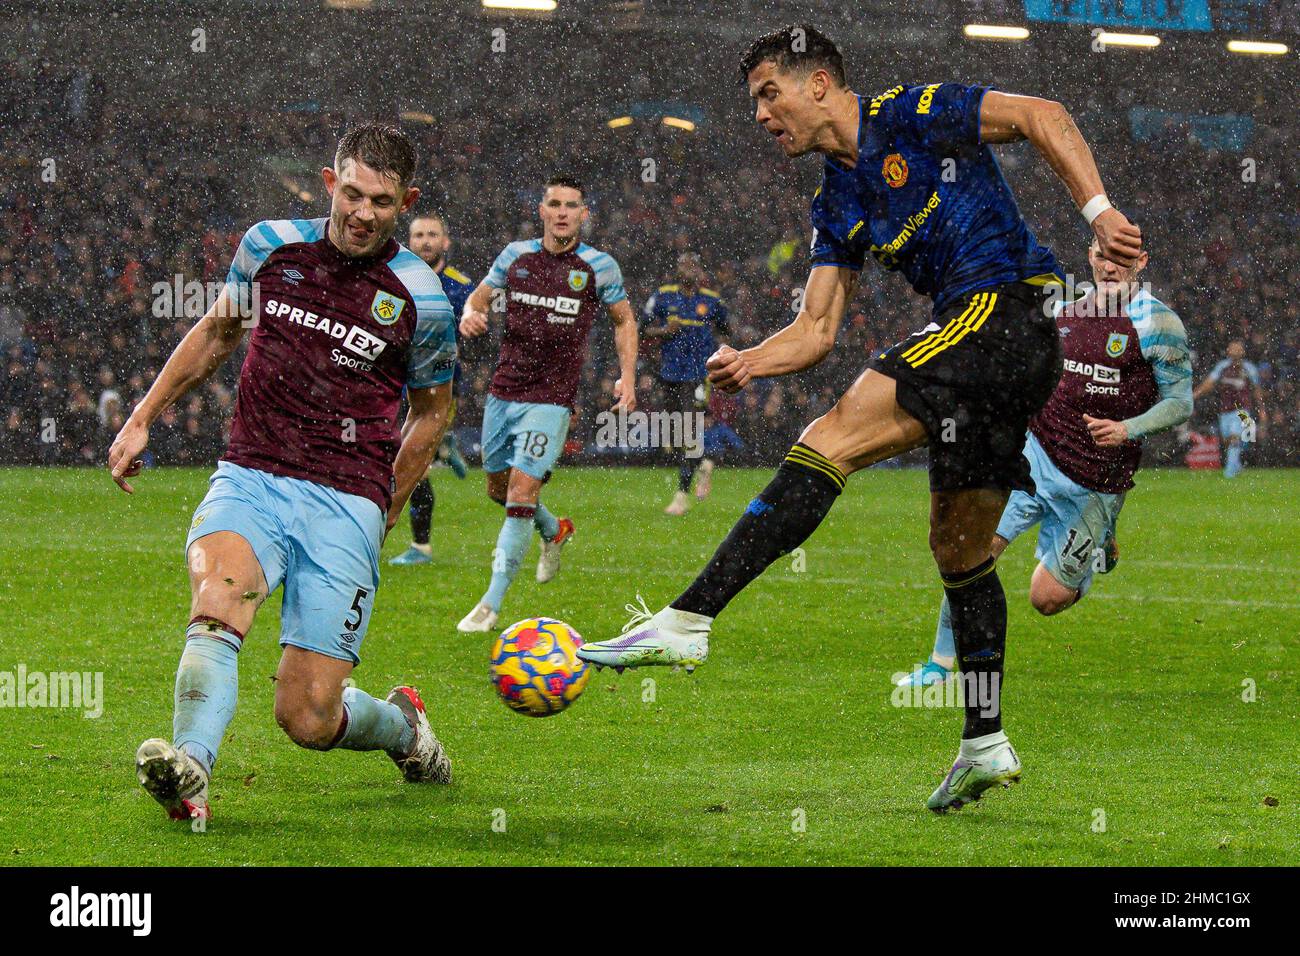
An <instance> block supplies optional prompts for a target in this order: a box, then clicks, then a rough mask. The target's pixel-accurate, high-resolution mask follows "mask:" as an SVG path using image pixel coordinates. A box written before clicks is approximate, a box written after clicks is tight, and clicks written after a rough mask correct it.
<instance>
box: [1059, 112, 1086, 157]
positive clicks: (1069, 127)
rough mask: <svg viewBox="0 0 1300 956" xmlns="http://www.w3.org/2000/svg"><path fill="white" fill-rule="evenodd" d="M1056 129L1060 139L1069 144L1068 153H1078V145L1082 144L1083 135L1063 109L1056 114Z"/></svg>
mask: <svg viewBox="0 0 1300 956" xmlns="http://www.w3.org/2000/svg"><path fill="white" fill-rule="evenodd" d="M1056 129H1057V132H1058V133H1060V134H1061V139H1062V140H1064V141H1067V142H1068V143H1069V147H1070V152H1078V149H1079V145H1080V144H1081V143H1082V142H1083V134H1082V133H1080V132H1079V127H1078V126H1076V125H1075V122H1074V118H1073V117H1072V116H1070V114H1069V113H1067V112H1066V111H1065V110H1064V109H1063V110H1061V111H1060V112H1059V113H1057V114H1056Z"/></svg>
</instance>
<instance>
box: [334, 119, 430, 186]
mask: <svg viewBox="0 0 1300 956" xmlns="http://www.w3.org/2000/svg"><path fill="white" fill-rule="evenodd" d="M346 159H351V160H355V161H356V162H358V163H365V164H366V165H367V166H369V167H370V168H371V169H373V170H374V171H375V172H377V173H379V174H380V175H381V176H382V175H392V176H396V177H397V181H398V182H399V183H401V185H402V186H404V187H405V186H409V185H410V184H411V180H413V179H414V178H415V167H416V164H417V163H418V161H419V159H418V155H417V153H416V150H415V143H414V142H412V141H411V137H409V136H407V135H406V134H405V133H404V132H402V130H401V128H400V127H397V126H394V125H392V124H391V123H364V124H362V125H361V126H355V127H353V128H352V129H350V130H348V131H347V132H346V133H344V134H343V138H342V139H340V140H339V148H338V150H337V151H336V152H335V153H334V168H335V169H338V168H339V167H341V166H342V165H343V161H344V160H346Z"/></svg>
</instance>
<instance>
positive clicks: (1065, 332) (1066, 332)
mask: <svg viewBox="0 0 1300 956" xmlns="http://www.w3.org/2000/svg"><path fill="white" fill-rule="evenodd" d="M1069 334H1070V327H1069V326H1068V325H1063V326H1061V338H1065V337H1066V336H1067V335H1069Z"/></svg>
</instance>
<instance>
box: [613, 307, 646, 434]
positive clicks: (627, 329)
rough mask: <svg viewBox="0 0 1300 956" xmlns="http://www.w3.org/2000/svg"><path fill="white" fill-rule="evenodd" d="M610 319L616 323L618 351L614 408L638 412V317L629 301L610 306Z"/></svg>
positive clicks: (615, 336) (615, 333)
mask: <svg viewBox="0 0 1300 956" xmlns="http://www.w3.org/2000/svg"><path fill="white" fill-rule="evenodd" d="M609 317H610V320H611V321H612V322H613V323H614V348H615V349H617V351H618V370H619V376H618V381H617V382H615V383H614V396H615V398H616V399H617V400H616V402H615V403H614V408H615V409H616V410H617V409H620V408H621V409H623V410H624V411H629V412H631V411H635V410H636V356H637V353H638V352H639V351H640V350H641V338H640V335H639V334H638V333H637V328H636V315H635V314H633V312H632V306H631V304H629V303H628V301H627V299H620V300H619V301H618V302H615V303H614V304H613V305H611V306H609Z"/></svg>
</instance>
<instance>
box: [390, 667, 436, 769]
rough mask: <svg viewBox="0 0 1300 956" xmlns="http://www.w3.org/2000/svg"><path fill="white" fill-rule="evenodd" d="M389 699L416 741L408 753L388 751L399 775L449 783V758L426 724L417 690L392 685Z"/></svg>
mask: <svg viewBox="0 0 1300 956" xmlns="http://www.w3.org/2000/svg"><path fill="white" fill-rule="evenodd" d="M388 702H389V703H390V704H394V705H396V706H397V707H398V709H400V710H401V711H402V713H403V714H404V715H406V719H407V721H408V722H409V723H410V725H411V726H412V727H414V728H415V743H414V744H413V745H412V747H411V752H410V753H409V754H399V753H393V752H392V751H389V753H388V756H390V757H392V758H393V763H395V764H397V769H398V770H400V771H402V776H403V777H405V778H406V779H407V782H409V783H451V758H450V757H448V756H447V751H445V750H444V749H443V748H442V743H441V741H439V740H438V738H437V737H436V736H434V733H433V728H432V727H430V726H429V715H428V714H426V713H425V710H424V701H423V700H421V699H420V692H419V691H418V690H416V689H415V688H414V687H407V686H401V687H394V688H393V689H392V690H391V691H389V692H388Z"/></svg>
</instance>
